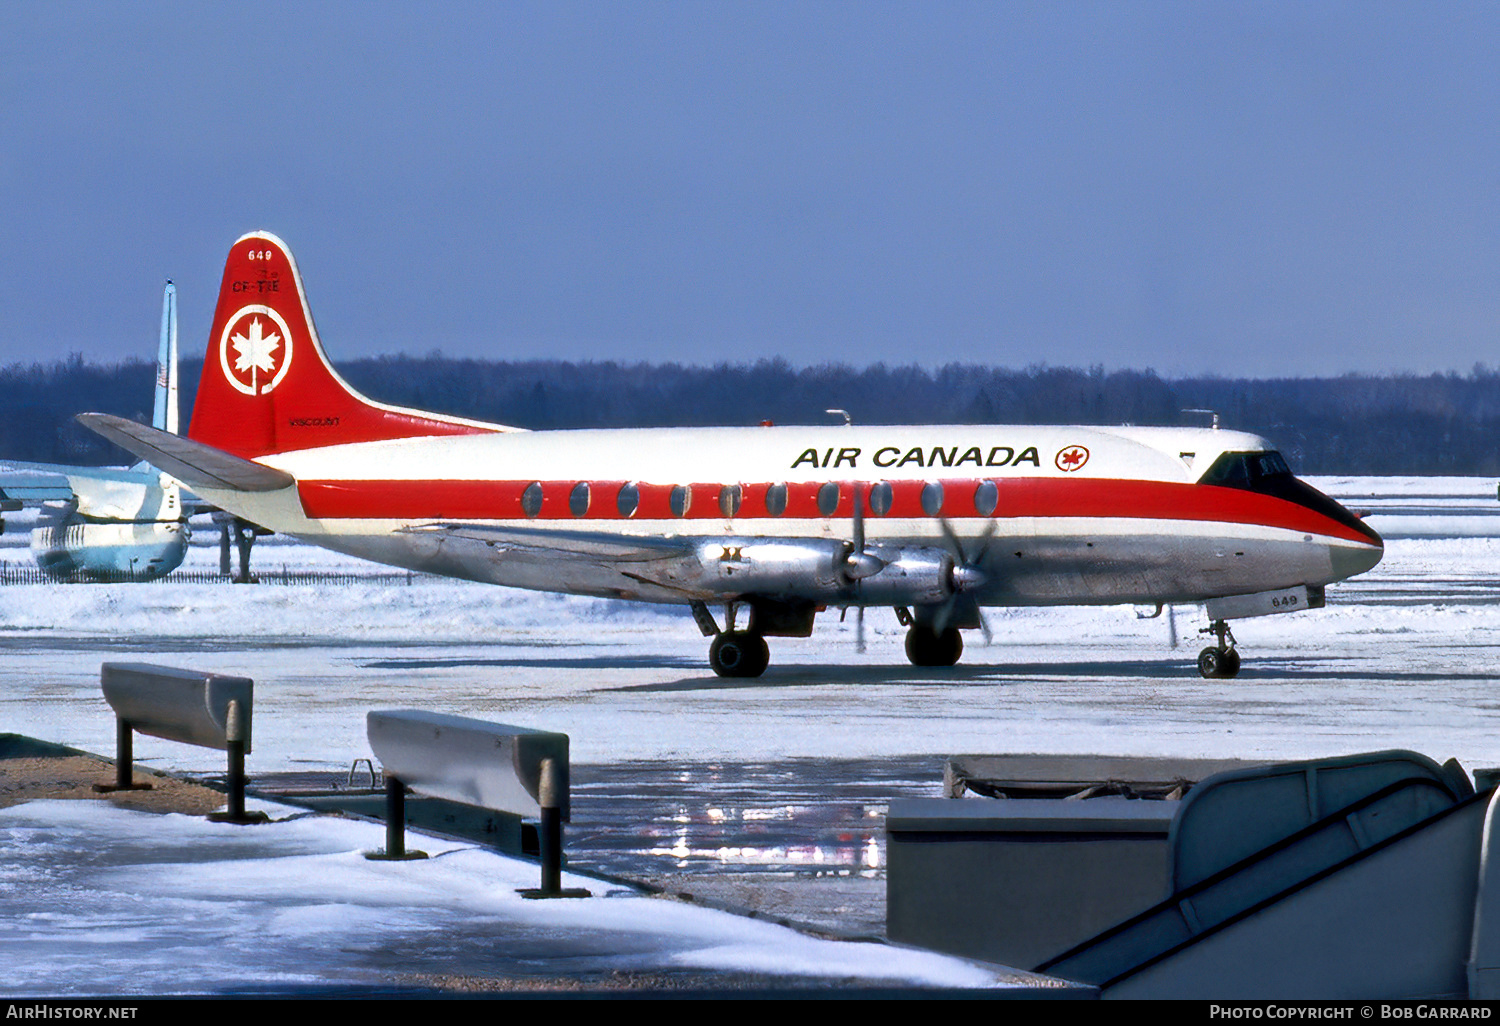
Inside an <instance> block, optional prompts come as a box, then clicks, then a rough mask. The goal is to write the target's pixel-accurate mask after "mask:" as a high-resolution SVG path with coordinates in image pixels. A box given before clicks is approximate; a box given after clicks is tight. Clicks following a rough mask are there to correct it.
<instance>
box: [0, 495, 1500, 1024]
mask: <svg viewBox="0 0 1500 1026" xmlns="http://www.w3.org/2000/svg"><path fill="white" fill-rule="evenodd" d="M1317 483H1318V484H1319V485H1320V487H1323V488H1324V489H1325V490H1327V491H1329V492H1330V493H1332V494H1335V495H1337V496H1339V497H1340V498H1342V499H1344V500H1345V501H1347V502H1348V503H1349V504H1351V505H1352V506H1359V505H1360V502H1361V501H1363V502H1364V503H1365V504H1366V506H1367V507H1368V508H1369V509H1370V511H1371V523H1372V524H1374V525H1375V526H1376V527H1377V529H1383V530H1389V536H1388V546H1387V552H1386V557H1385V560H1384V561H1383V562H1382V563H1381V565H1380V566H1379V567H1377V568H1376V569H1375V570H1374V571H1373V572H1371V573H1370V574H1367V575H1365V576H1364V577H1361V578H1358V579H1356V580H1354V581H1350V582H1347V583H1345V584H1343V585H1339V586H1336V587H1334V588H1330V589H1329V593H1328V602H1329V605H1328V607H1327V608H1325V609H1321V610H1314V611H1307V612H1302V613H1298V614H1294V615H1289V616H1284V617H1283V616H1273V617H1264V618H1260V619H1255V620H1246V621H1239V622H1237V623H1236V624H1235V625H1234V629H1235V635H1236V637H1237V639H1238V641H1239V645H1240V648H1241V650H1242V652H1243V654H1244V669H1243V670H1242V672H1241V675H1240V677H1239V678H1238V679H1236V680H1233V681H1206V680H1203V679H1201V678H1199V677H1198V675H1197V673H1196V670H1195V669H1194V665H1193V664H1194V659H1195V657H1196V653H1197V651H1198V649H1199V648H1200V647H1201V645H1202V644H1203V642H1202V641H1201V640H1200V639H1199V638H1198V637H1197V636H1196V630H1197V628H1198V627H1199V626H1201V625H1202V613H1201V610H1196V609H1192V608H1188V607H1181V608H1178V609H1176V610H1172V611H1170V614H1169V615H1164V616H1162V617H1160V618H1157V619H1138V618H1137V615H1136V611H1135V610H1132V609H1130V608H1119V607H1109V608H1096V609H1087V608H1080V609H1020V610H991V611H988V612H987V614H986V615H987V617H988V620H989V623H990V625H991V627H992V628H993V632H994V643H993V644H992V645H991V646H989V647H986V646H984V644H983V642H982V639H980V638H978V636H977V635H973V636H971V637H970V638H969V641H968V644H969V648H968V650H967V651H966V653H965V656H964V662H963V663H962V664H961V665H960V666H959V667H957V668H954V669H952V670H947V671H931V670H917V669H914V668H912V667H910V666H908V665H907V664H906V661H905V659H904V657H903V655H902V648H901V642H902V629H901V628H900V627H899V626H898V625H897V624H896V622H895V619H894V617H893V616H892V615H891V614H890V613H889V611H879V610H872V611H871V612H870V615H869V617H868V621H867V627H868V629H869V633H870V637H869V645H868V650H867V651H866V652H865V653H864V654H860V653H858V652H857V651H856V649H855V644H854V628H853V618H852V617H851V618H850V620H849V622H848V623H845V624H840V623H839V622H838V618H837V612H836V611H831V612H829V613H828V614H825V615H824V616H822V617H820V622H819V627H818V631H817V633H816V634H815V636H814V637H813V638H811V639H806V640H801V639H775V640H774V641H773V643H772V663H771V668H770V670H769V671H768V672H767V673H766V675H765V677H763V678H761V679H758V680H752V681H727V680H720V679H718V678H716V677H714V676H713V675H712V674H711V673H710V672H709V671H708V669H707V667H706V665H705V652H706V648H707V644H706V642H705V640H704V639H703V638H702V637H701V636H700V634H699V632H698V630H697V628H696V627H695V626H694V624H693V622H692V619H691V618H690V617H689V616H688V615H687V614H686V613H685V612H683V611H681V610H678V609H672V608H656V607H648V606H640V605H631V604H626V603H610V602H605V601H596V600H591V599H579V598H570V597H563V596H548V595H537V594H530V593H523V592H516V591H509V590H506V589H500V588H493V587H487V586H483V585H475V584H467V583H463V582H455V581H443V580H435V579H431V578H423V577H417V578H414V579H413V580H412V582H411V583H410V584H407V583H405V582H404V581H398V582H395V583H391V582H377V581H369V582H364V583H353V584H348V585H340V586H328V585H280V584H270V583H267V584H261V585H258V586H231V585H227V584H186V583H178V582H174V581H172V580H170V579H169V580H167V581H165V582H161V583H156V584H151V585H99V586H58V585H37V586H16V587H6V588H0V654H3V658H0V731H6V732H14V733H21V734H27V735H31V736H34V737H38V738H43V739H46V740H50V741H55V742H60V743H63V744H67V745H71V746H75V747H78V748H82V749H86V750H90V751H95V752H100V753H104V754H109V753H111V752H112V751H113V747H114V723H113V719H112V717H111V715H110V713H109V710H108V709H107V707H106V706H105V705H104V703H103V700H102V698H101V697H100V695H99V687H98V681H99V664H100V663H101V662H103V661H106V660H118V661H145V662H159V663H165V664H168V665H178V666H190V667H194V668H199V669H210V670H217V671H220V672H225V673H235V674H243V675H246V676H249V677H251V678H253V679H254V680H255V681H256V692H255V712H254V716H255V751H254V752H253V753H252V755H251V757H250V759H249V764H250V768H251V772H252V773H255V772H261V773H268V772H276V771H283V770H302V769H328V770H343V769H347V768H348V766H349V765H350V763H351V762H352V761H353V760H354V759H356V758H359V757H365V756H368V755H369V749H368V746H367V745H366V743H365V740H364V714H365V712H366V711H367V710H369V709H372V708H407V707H415V708H423V709H431V710H435V711H441V712H448V713H457V714H460V715H469V716H476V717H480V718H483V719H488V720H495V721H500V722H509V723H516V724H520V725H524V726H534V727H540V728H544V729H549V730H558V731H563V732H565V733H567V734H569V735H570V737H571V738H572V758H573V760H574V762H575V763H596V764H605V763H616V762H621V761H628V760H652V761H663V762H668V761H672V760H681V761H688V760H692V761H705V760H716V759H718V760H729V761H755V760H775V759H785V758H799V759H883V758H893V757H897V756H913V755H931V756H933V757H934V758H935V759H940V758H941V757H942V756H944V755H948V754H955V753H961V752H977V753H1001V752H1039V753H1100V754H1142V755H1182V756H1206V757H1239V758H1305V757H1313V756H1326V755H1334V754H1342V753H1351V752H1360V751H1372V750H1378V749H1386V748H1409V749H1414V750H1416V751H1419V752H1422V753H1424V754H1427V755H1430V756H1433V757H1435V758H1437V759H1438V760H1439V761H1441V760H1443V759H1446V758H1448V757H1450V756H1456V757H1457V758H1459V760H1460V761H1461V762H1463V764H1464V765H1465V766H1467V767H1469V768H1470V769H1473V768H1476V767H1492V766H1500V696H1497V691H1496V678H1497V671H1496V667H1495V653H1496V651H1497V644H1500V517H1496V516H1494V515H1493V514H1494V513H1495V512H1496V510H1495V509H1493V508H1492V507H1495V506H1497V505H1500V504H1497V503H1496V502H1495V493H1494V482H1493V481H1488V480H1481V479H1379V480H1373V479H1343V480H1338V479H1324V480H1322V481H1319V482H1317ZM1381 518H1390V519H1388V520H1382V519H1381ZM1387 524H1389V525H1390V526H1389V527H1387ZM12 537H13V536H10V535H7V536H6V538H5V539H4V540H5V541H7V542H9V541H10V540H11V538H12ZM200 541H204V542H208V541H212V539H211V538H209V537H207V536H206V533H205V537H203V538H201V539H200ZM3 558H11V559H14V560H16V561H23V560H25V559H27V558H29V556H27V555H26V554H25V553H24V551H23V550H14V549H12V550H9V551H8V552H0V559H3ZM216 565H217V549H216V547H214V546H212V545H201V546H195V547H194V549H193V552H192V554H191V555H190V557H189V566H190V567H193V566H196V567H198V568H202V569H210V568H212V567H214V566H216ZM255 566H256V568H257V570H259V571H260V572H262V573H264V574H267V575H273V574H274V573H275V572H276V571H278V570H279V569H280V568H282V567H283V566H285V567H286V568H287V569H288V570H297V569H308V568H324V569H339V570H351V571H356V572H366V571H371V572H373V571H374V570H376V569H377V568H373V567H370V566H369V565H367V564H360V563H358V562H356V561H351V560H347V559H345V558H344V557H339V556H335V555H332V554H329V553H324V552H321V551H319V550H315V549H309V548H306V547H304V546H299V545H295V544H289V543H286V542H284V541H282V540H280V539H268V540H266V541H263V542H262V543H260V544H259V545H258V546H257V548H256V553H255ZM1174 642H1175V646H1174ZM136 755H137V760H138V761H141V762H147V763H150V764H152V765H156V766H159V767H161V768H164V769H171V770H176V771H195V772H203V773H210V772H222V768H223V762H222V759H223V756H222V755H221V754H220V753H216V752H210V751H203V750H195V749H190V748H186V747H184V746H181V745H174V744H170V743H167V742H163V741H158V740H155V739H151V738H138V739H137V743H136ZM935 787H936V785H934V788H935ZM934 793H936V790H935V789H934ZM373 831H374V828H368V829H367V828H366V827H365V826H362V825H359V824H351V823H338V824H335V825H331V826H329V825H326V824H325V822H324V821H322V820H316V819H308V818H302V819H294V820H290V821H288V822H284V823H279V824H276V825H274V826H272V827H270V828H255V829H253V830H238V829H237V828H233V827H219V826H210V825H208V824H204V823H201V822H197V821H194V820H188V819H181V818H176V817H168V818H167V819H166V820H162V819H160V818H158V817H149V816H145V815H144V814H132V813H126V812H121V811H117V810H111V809H107V808H105V809H100V808H98V807H97V803H33V804H31V805H27V806H21V807H18V808H13V809H10V810H5V811H3V812H0V964H5V965H6V966H7V967H8V968H9V970H10V971H9V972H8V973H7V974H6V975H5V977H4V978H3V979H0V992H4V993H11V994H23V993H25V994H35V993H43V992H46V993H62V992H64V991H68V992H89V993H101V992H102V993H111V992H150V993H158V992H179V991H204V990H208V991H212V990H215V989H220V988H223V987H225V986H229V985H230V984H229V982H228V981H230V980H242V981H249V982H251V983H258V984H263V985H265V986H278V985H281V984H282V983H285V982H286V981H294V982H295V981H300V982H307V981H317V982H319V983H321V984H335V983H338V982H341V981H342V982H361V981H363V982H368V981H369V980H370V979H371V978H372V977H375V976H378V975H379V974H380V973H381V972H386V971H389V969H390V967H391V966H395V965H407V964H410V965H412V966H415V967H417V968H414V969H413V970H412V971H413V972H443V971H453V967H454V966H458V965H462V964H465V963H464V959H470V960H471V961H472V960H473V959H475V958H480V959H481V961H482V960H483V959H484V958H488V957H490V956H489V955H487V954H483V953H484V952H489V951H494V952H498V953H497V954H495V955H494V957H495V958H496V959H499V960H500V961H501V962H505V964H507V965H511V966H514V965H515V964H516V962H515V960H516V959H522V960H524V959H526V958H531V959H533V960H534V963H535V964H536V965H537V966H538V967H542V966H550V967H552V968H554V969H555V968H557V967H558V966H559V965H563V964H567V965H577V966H582V967H584V968H585V969H588V970H590V971H592V970H595V969H597V970H599V971H609V970H614V969H624V970H630V969H641V970H650V971H656V970H662V969H664V968H668V969H669V968H671V967H684V966H687V967H695V966H696V967H701V966H713V967H720V968H722V969H724V970H725V971H731V972H733V971H751V970H753V971H766V972H771V973H802V974H809V975H811V976H814V977H817V978H819V979H831V978H839V977H849V978H855V979H860V980H893V979H894V980H903V981H909V982H914V981H923V982H927V983H932V984H936V985H951V986H978V985H985V984H986V983H988V982H990V981H991V979H992V978H991V977H989V976H986V975H985V974H983V973H979V975H973V974H974V973H975V972H976V971H975V970H974V969H972V968H971V967H968V966H964V965H962V964H960V963H956V962H950V961H948V960H938V961H931V960H928V959H927V958H926V956H917V955H915V954H912V953H907V952H893V951H892V950H890V949H882V948H879V947H878V946H874V945H843V946H839V945H832V946H820V945H819V944H815V943H814V942H811V941H807V940H805V939H804V938H801V937H799V936H797V935H795V934H792V933H790V932H786V931H782V932H780V933H774V932H765V931H767V930H770V929H771V928H769V927H767V926H766V925H765V924H757V923H747V922H745V921H743V920H738V919H734V918H733V917H724V918H723V919H722V920H721V919H716V918H714V916H713V914H710V913H707V912H705V911H704V910H702V909H693V908H685V907H682V906H676V905H672V904H670V903H666V902H662V901H658V900H648V899H643V898H638V897H634V896H627V895H625V894H623V893H621V894H614V895H610V896H608V897H601V898H597V899H594V900H589V901H584V902H579V903H547V904H546V905H545V906H537V905H535V904H533V903H524V905H523V903H522V902H521V900H520V899H519V898H517V897H515V896H514V895H513V894H512V891H513V889H514V888H515V887H517V886H529V885H531V884H532V883H534V881H535V872H536V870H535V867H534V866H531V865H527V864H520V863H512V862H509V861H508V860H505V859H503V858H501V857H499V856H497V855H493V854H489V853H485V852H481V851H478V850H476V849H473V848H472V847H467V846H461V845H445V844H443V843H442V842H434V843H429V842H426V841H423V842H422V843H421V845H420V846H421V847H424V848H427V849H428V850H440V851H442V852H444V854H443V855H442V857H441V858H439V859H437V860H434V861H433V862H432V863H431V864H430V865H428V866H427V867H425V868H423V866H422V865H421V864H403V865H391V864H382V863H367V862H365V861H364V860H363V859H361V858H360V857H359V855H358V852H359V850H360V849H362V848H374V847H379V846H380V845H381V844H382V843H383V842H382V841H381V839H380V838H379V836H378V834H377V833H376V832H373ZM105 835H108V836H111V837H116V838H119V841H118V843H117V844H116V843H114V842H112V846H109V847H107V848H105V849H104V850H103V851H98V850H95V849H97V848H98V847H99V842H98V840H97V839H98V838H99V837H101V836H105ZM585 885H587V886H595V885H589V884H585ZM371 894H375V895H378V897H376V898H371V897H369V895H371ZM470 936H472V938H473V942H472V943H469V942H468V940H467V939H466V938H468V937H470ZM507 937H515V938H519V939H518V940H516V941H515V943H514V944H511V943H509V942H508V941H506V940H505V938H507ZM507 960H509V961H507ZM891 960H894V961H891ZM192 962H196V963H201V965H197V966H195V967H194V968H191V969H190V968H184V964H185V963H192ZM496 964H498V963H496ZM84 966H86V967H87V969H86V971H81V967H84ZM247 967H248V968H247ZM445 967H446V968H445ZM470 967H471V968H473V966H472V965H471V966H470ZM478 971H480V972H481V973H482V972H484V971H486V970H485V967H484V966H483V965H481V966H479V967H478ZM538 971H543V970H542V969H540V968H539V969H538ZM247 974H248V975H247Z"/></svg>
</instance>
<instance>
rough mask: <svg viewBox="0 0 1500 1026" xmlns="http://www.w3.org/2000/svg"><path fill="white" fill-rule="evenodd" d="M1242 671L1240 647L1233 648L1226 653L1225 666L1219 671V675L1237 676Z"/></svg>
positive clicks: (1226, 676)
mask: <svg viewBox="0 0 1500 1026" xmlns="http://www.w3.org/2000/svg"><path fill="white" fill-rule="evenodd" d="M1239 672H1240V653H1239V650H1238V649H1233V648H1231V649H1230V650H1229V651H1228V652H1225V653H1224V667H1223V669H1221V670H1220V671H1219V676H1220V677H1223V678H1225V679H1228V678H1230V677H1236V676H1238V675H1239Z"/></svg>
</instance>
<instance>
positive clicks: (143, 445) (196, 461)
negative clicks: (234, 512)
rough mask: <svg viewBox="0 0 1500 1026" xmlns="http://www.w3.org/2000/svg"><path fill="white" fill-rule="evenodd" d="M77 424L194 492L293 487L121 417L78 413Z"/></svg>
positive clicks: (257, 467)
mask: <svg viewBox="0 0 1500 1026" xmlns="http://www.w3.org/2000/svg"><path fill="white" fill-rule="evenodd" d="M78 422H79V423H80V424H82V425H83V426H84V427H86V428H88V429H89V430H90V431H92V432H94V433H95V434H98V435H102V436H103V437H105V438H107V439H109V440H110V441H111V442H114V443H115V444H116V445H118V446H120V447H121V448H122V449H125V450H127V451H129V452H132V453H134V454H135V455H137V456H139V457H140V458H141V459H143V460H145V461H146V462H148V463H150V464H151V465H152V466H154V467H157V468H158V469H161V470H164V471H166V472H167V473H168V474H171V475H172V476H173V477H175V478H177V480H179V481H181V482H183V483H184V484H187V485H189V486H190V487H193V488H210V489H213V488H217V489H220V490H227V491H234V492H274V491H278V490H280V489H282V488H286V487H287V486H289V485H292V484H295V483H296V479H295V478H294V477H292V475H291V474H288V473H287V472H286V471H284V470H277V469H276V468H274V467H267V466H263V465H262V464H259V463H252V462H250V461H249V460H243V459H240V458H239V457H238V456H231V455H230V454H229V453H227V452H222V451H221V450H219V449H215V448H213V447H212V446H209V445H204V444H203V443H202V442H195V441H193V440H192V439H190V438H183V437H182V436H181V435H174V434H170V433H168V432H166V431H159V430H157V429H156V428H152V427H147V426H146V425H144V424H137V423H136V422H135V421H133V420H126V419H125V418H124V417H115V416H111V415H110V414H108V413H80V414H79V415H78Z"/></svg>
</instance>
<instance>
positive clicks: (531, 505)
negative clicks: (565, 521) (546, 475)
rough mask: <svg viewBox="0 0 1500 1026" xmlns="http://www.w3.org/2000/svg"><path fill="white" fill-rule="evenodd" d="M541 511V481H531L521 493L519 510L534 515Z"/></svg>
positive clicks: (529, 515)
mask: <svg viewBox="0 0 1500 1026" xmlns="http://www.w3.org/2000/svg"><path fill="white" fill-rule="evenodd" d="M541 511H542V483H541V482H540V481H533V482H531V484H529V485H527V486H526V490H525V491H524V492H522V493H521V512H522V513H525V514H526V515H527V516H528V517H534V516H536V515H537V514H538V513H540V512H541Z"/></svg>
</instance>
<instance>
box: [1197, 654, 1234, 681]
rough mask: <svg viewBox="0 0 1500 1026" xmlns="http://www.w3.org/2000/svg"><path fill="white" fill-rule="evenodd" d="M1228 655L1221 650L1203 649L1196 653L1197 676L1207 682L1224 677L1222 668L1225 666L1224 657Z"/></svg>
mask: <svg viewBox="0 0 1500 1026" xmlns="http://www.w3.org/2000/svg"><path fill="white" fill-rule="evenodd" d="M1228 654H1229V653H1228V652H1227V651H1225V650H1224V649H1222V648H1205V649H1204V650H1203V651H1202V652H1199V653H1198V675H1199V676H1200V677H1204V678H1206V679H1208V680H1218V679H1219V678H1220V677H1222V676H1224V668H1225V666H1226V665H1227V660H1226V659H1225V656H1227V655H1228Z"/></svg>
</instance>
